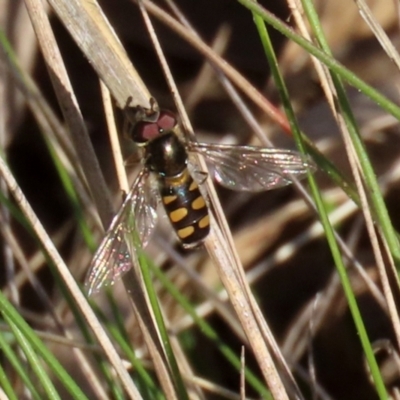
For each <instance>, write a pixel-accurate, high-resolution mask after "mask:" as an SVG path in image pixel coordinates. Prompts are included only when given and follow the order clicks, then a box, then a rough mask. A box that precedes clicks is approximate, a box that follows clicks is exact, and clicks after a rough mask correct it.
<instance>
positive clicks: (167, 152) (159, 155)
mask: <svg viewBox="0 0 400 400" xmlns="http://www.w3.org/2000/svg"><path fill="white" fill-rule="evenodd" d="M145 152H146V156H145V157H146V166H147V168H148V169H149V170H150V171H153V172H155V173H157V174H159V175H160V176H163V177H167V178H168V177H175V176H178V175H180V174H182V173H183V171H184V170H186V169H187V160H188V155H187V151H186V148H185V146H184V145H183V143H182V142H181V141H180V140H179V138H178V137H177V136H176V134H175V133H174V132H167V133H164V134H162V135H160V136H158V137H156V138H154V139H153V140H151V141H149V142H148V143H147V144H146V147H145Z"/></svg>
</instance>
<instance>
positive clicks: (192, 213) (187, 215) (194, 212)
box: [160, 174, 210, 247]
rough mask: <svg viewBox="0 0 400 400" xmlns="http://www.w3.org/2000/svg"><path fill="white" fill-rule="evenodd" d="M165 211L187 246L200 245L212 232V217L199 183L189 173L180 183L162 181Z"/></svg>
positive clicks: (161, 187) (161, 188)
mask: <svg viewBox="0 0 400 400" xmlns="http://www.w3.org/2000/svg"><path fill="white" fill-rule="evenodd" d="M160 192H161V197H162V202H163V205H164V208H165V211H166V213H167V215H168V218H169V220H170V221H171V224H172V226H173V227H174V230H175V232H176V233H177V235H178V238H179V240H180V241H181V242H182V244H183V246H185V247H195V246H196V245H199V244H200V243H201V242H202V241H203V240H204V239H205V238H206V236H207V235H208V233H209V232H210V218H209V214H208V208H207V205H206V202H205V200H204V197H203V195H202V194H201V193H200V190H199V187H198V185H197V183H196V182H195V181H194V180H193V178H192V177H191V176H190V175H189V174H187V178H186V179H184V180H183V182H182V181H181V182H179V183H178V184H166V183H165V182H160Z"/></svg>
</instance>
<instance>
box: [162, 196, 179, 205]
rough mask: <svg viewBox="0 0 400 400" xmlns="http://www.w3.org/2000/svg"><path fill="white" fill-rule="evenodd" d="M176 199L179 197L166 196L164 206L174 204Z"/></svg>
mask: <svg viewBox="0 0 400 400" xmlns="http://www.w3.org/2000/svg"><path fill="white" fill-rule="evenodd" d="M176 197H177V196H164V197H163V203H164V204H169V203H172V202H173V201H175V200H176Z"/></svg>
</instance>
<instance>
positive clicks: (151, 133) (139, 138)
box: [132, 121, 160, 144]
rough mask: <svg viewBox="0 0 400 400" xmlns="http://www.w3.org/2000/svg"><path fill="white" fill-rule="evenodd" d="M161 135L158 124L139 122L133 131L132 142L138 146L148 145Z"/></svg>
mask: <svg viewBox="0 0 400 400" xmlns="http://www.w3.org/2000/svg"><path fill="white" fill-rule="evenodd" d="M159 134H160V127H159V126H158V122H157V123H156V122H143V121H142V122H138V123H136V124H135V126H134V127H133V130H132V140H133V141H134V142H135V143H137V144H142V143H143V144H144V143H147V142H148V141H149V140H152V139H154V138H155V137H157V136H158V135H159Z"/></svg>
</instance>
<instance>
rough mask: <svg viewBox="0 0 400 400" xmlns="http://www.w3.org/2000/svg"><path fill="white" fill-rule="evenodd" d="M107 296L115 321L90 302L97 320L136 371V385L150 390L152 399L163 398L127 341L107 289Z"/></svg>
mask: <svg viewBox="0 0 400 400" xmlns="http://www.w3.org/2000/svg"><path fill="white" fill-rule="evenodd" d="M107 297H108V299H109V301H110V306H111V310H112V311H111V312H112V315H113V317H114V319H115V320H116V321H117V322H116V323H111V322H110V319H109V318H107V317H106V316H105V314H104V313H103V312H102V311H101V310H100V308H99V307H98V306H97V305H96V304H94V303H91V305H92V308H93V310H94V311H95V312H96V315H97V316H98V318H99V320H100V321H101V322H102V323H103V324H104V326H105V327H106V328H107V330H108V332H109V333H110V334H111V336H112V338H113V339H114V340H115V341H116V343H117V344H118V346H119V347H120V348H121V349H122V350H123V351H124V352H125V356H126V357H127V359H128V360H129V361H130V363H131V364H132V367H133V368H132V369H133V370H135V371H137V374H138V383H139V384H138V386H140V387H141V388H146V390H148V391H150V393H152V395H153V397H151V398H152V399H155V400H156V399H157V400H158V399H160V400H161V399H163V398H164V396H163V394H162V393H161V391H159V390H158V387H157V386H156V384H155V383H154V381H153V380H152V378H151V376H150V375H149V374H148V373H147V371H146V369H145V368H144V367H143V364H142V363H141V362H140V360H138V359H137V357H136V355H135V352H134V351H133V350H132V343H131V342H130V341H129V337H128V333H127V332H126V330H125V326H124V324H123V322H122V318H121V317H122V314H121V312H120V309H119V308H118V307H117V305H116V304H115V302H114V299H113V296H112V294H111V291H110V290H108V291H107ZM118 321H120V322H118ZM157 393H158V394H157Z"/></svg>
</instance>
